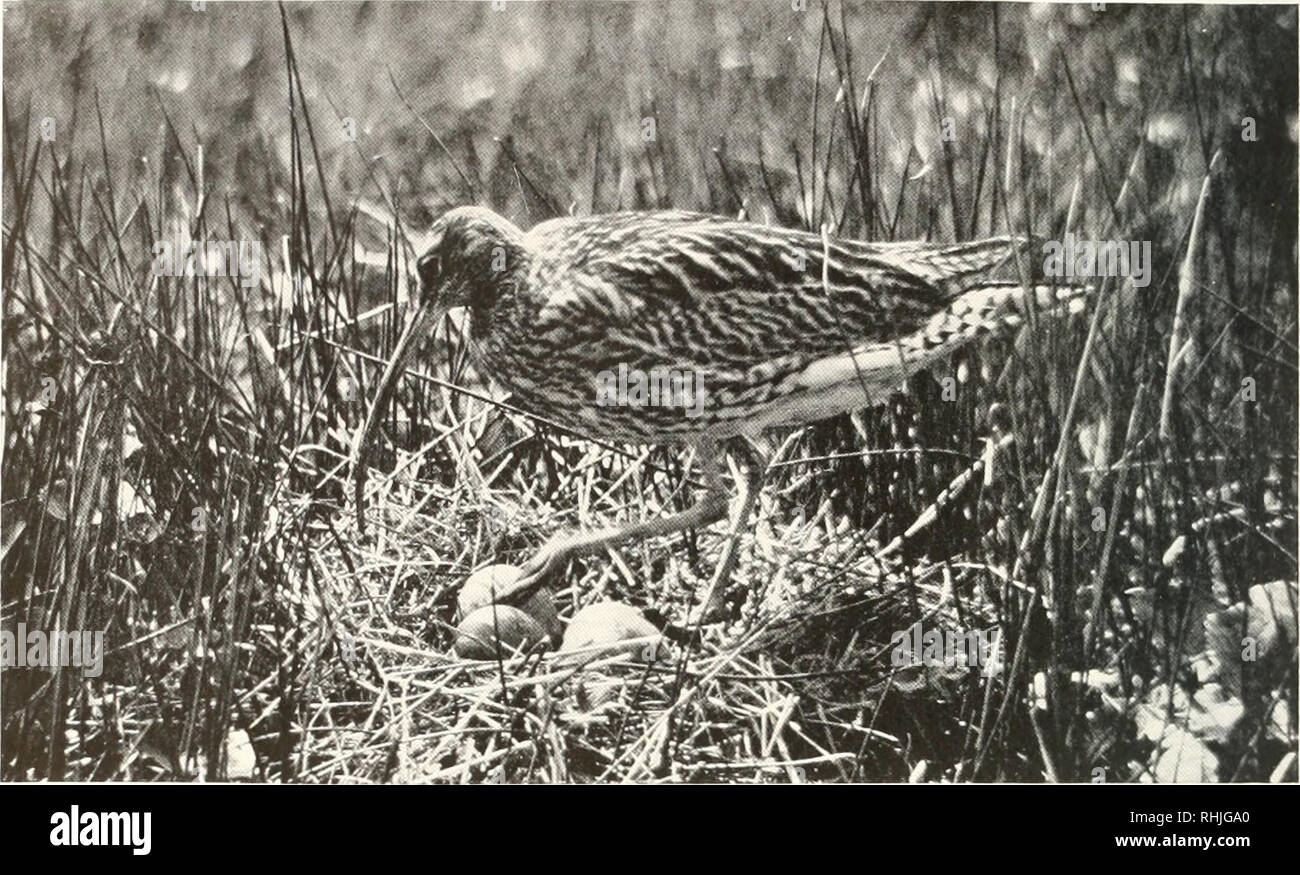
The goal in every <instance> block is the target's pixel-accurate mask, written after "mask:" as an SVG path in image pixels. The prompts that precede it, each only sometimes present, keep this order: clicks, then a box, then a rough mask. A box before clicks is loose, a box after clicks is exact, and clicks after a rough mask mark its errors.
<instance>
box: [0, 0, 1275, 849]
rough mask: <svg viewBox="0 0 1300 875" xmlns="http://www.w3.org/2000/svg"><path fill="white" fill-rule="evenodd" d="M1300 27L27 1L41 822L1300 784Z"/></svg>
mask: <svg viewBox="0 0 1300 875" xmlns="http://www.w3.org/2000/svg"><path fill="white" fill-rule="evenodd" d="M1296 28H1297V7H1296V5H1294V4H1291V5H1285V4H1282V5H1243V4H1199V5H1170V4H1151V5H1146V4H1125V3H1012V2H986V3H950V2H928V0H915V2H913V0H907V2H858V0H662V2H658V0H627V2H612V0H547V2H524V0H482V2H396V0H342V2H319V0H316V2H283V3H275V2H220V0H194V2H190V0H183V2H181V0H66V2H46V3H37V2H5V3H4V5H3V33H4V38H3V129H4V130H3V167H2V172H3V219H2V224H3V238H2V240H0V247H2V250H3V308H4V331H3V365H4V370H3V397H4V444H3V466H2V471H3V479H2V482H3V493H2V495H0V499H2V504H0V519H2V522H3V554H2V555H0V587H2V596H3V598H2V610H0V655H2V656H3V672H2V673H0V681H2V684H0V726H2V732H0V780H2V781H3V783H4V784H7V785H34V784H60V785H64V784H71V785H73V786H74V787H75V786H83V785H122V784H133V785H134V784H145V783H149V784H157V783H168V784H178V783H181V784H190V785H205V786H209V787H210V786H211V785H228V784H245V785H284V784H296V785H407V784H421V785H424V784H435V785H436V784H443V785H447V784H489V785H490V784H497V785H586V784H633V785H666V784H675V785H684V784H710V785H719V784H725V785H781V784H856V785H875V784H900V785H957V784H980V785H1047V784H1083V785H1174V784H1177V785H1188V784H1191V785H1201V786H1202V787H1203V786H1204V785H1220V784H1257V785H1278V784H1281V785H1291V786H1293V787H1294V786H1295V785H1296V783H1297V780H1298V778H1297V579H1298V577H1297V575H1298V569H1297V527H1296V504H1297V464H1296V463H1297V427H1298V422H1297V409H1298V407H1300V405H1298V403H1297V391H1298V388H1297V387H1298V384H1297V364H1298V355H1297V343H1300V338H1297V187H1296V168H1297V124H1298V122H1297V30H1296ZM1080 789H1083V788H1080ZM1266 789H1267V788H1259V790H1258V791H1257V792H1265V791H1266ZM215 791H216V789H215V788H211V789H209V790H208V791H207V792H215ZM258 792H265V791H261V790H259V791H258ZM388 792H391V791H388ZM932 792H937V793H940V794H941V795H939V796H937V797H935V796H931V797H928V798H929V799H930V800H931V801H930V803H929V804H931V805H936V806H942V805H946V804H957V802H956V798H955V797H953V796H945V795H942V794H945V793H947V794H951V793H953V791H951V790H949V791H943V790H935V791H932ZM981 792H985V791H981ZM1051 792H1054V793H1061V792H1070V793H1075V792H1076V791H1051ZM1095 792H1098V793H1101V792H1105V793H1108V794H1110V796H1109V798H1110V799H1112V800H1114V799H1116V798H1117V794H1120V793H1124V795H1125V797H1126V798H1127V799H1128V800H1129V801H1126V802H1125V803H1124V804H1125V805H1127V806H1128V807H1127V808H1125V812H1124V818H1123V821H1124V824H1128V825H1129V826H1130V829H1131V831H1132V832H1133V833H1134V835H1135V836H1136V835H1137V834H1138V833H1139V832H1141V830H1139V829H1138V827H1139V826H1140V827H1143V828H1149V829H1150V830H1153V832H1151V833H1150V834H1151V835H1154V836H1156V837H1157V838H1156V843H1157V844H1159V843H1160V842H1164V843H1165V844H1166V845H1168V844H1169V841H1170V838H1171V836H1172V838H1173V840H1174V841H1173V844H1174V846H1189V847H1200V846H1201V845H1198V842H1199V843H1205V847H1206V849H1207V850H1209V849H1210V847H1209V846H1210V845H1211V844H1213V845H1214V846H1215V849H1216V850H1217V847H1218V846H1223V845H1226V846H1229V847H1231V846H1232V845H1233V844H1234V843H1235V844H1239V845H1243V846H1246V845H1249V844H1250V838H1249V836H1250V835H1251V824H1250V822H1249V820H1250V812H1249V811H1245V810H1239V806H1237V807H1235V808H1233V810H1231V811H1222V810H1221V811H1218V812H1217V822H1212V823H1202V822H1201V812H1200V809H1198V810H1197V816H1196V820H1195V822H1194V823H1186V822H1182V821H1179V820H1177V819H1168V820H1167V819H1165V818H1166V817H1167V815H1166V814H1165V813H1164V811H1163V809H1164V806H1163V804H1162V805H1160V806H1151V805H1147V806H1143V805H1141V804H1138V803H1136V802H1132V801H1131V800H1132V799H1133V798H1136V797H1138V796H1139V795H1140V794H1139V792H1138V791H1136V790H1135V791H1118V790H1113V789H1112V790H1104V791H1103V790H1100V789H1099V790H1097V791H1095ZM1224 792H1226V791H1224ZM193 795H196V796H202V795H203V792H196V793H194V794H193ZM69 798H71V797H69ZM86 798H90V797H86ZM186 798H189V796H187V797H186ZM327 798H328V797H327ZM367 798H369V799H372V800H374V799H376V797H375V796H374V795H373V794H370V795H368V797H367ZM384 798H385V797H384V796H383V795H380V796H379V797H378V801H377V802H371V803H368V804H369V805H382V804H383V800H384ZM970 798H971V797H969V796H967V797H964V799H965V800H966V801H963V802H961V804H962V805H963V806H970V805H971V803H970V801H969V800H970ZM1234 798H1235V797H1234ZM1292 798H1293V797H1292ZM948 799H953V802H952V803H949V802H948ZM167 804H175V803H163V802H158V803H155V807H156V808H159V809H161V808H164V807H165V806H166V805H167ZM326 804H329V803H328V802H327V803H326ZM760 804H762V803H761V802H760ZM1029 804H1030V805H1032V806H1050V805H1052V804H1054V796H1053V795H1048V796H1046V797H1041V796H1037V797H1034V799H1033V801H1031V802H1030V803H1029ZM1234 804H1235V803H1234ZM1220 807H1221V808H1223V807H1225V806H1220ZM1129 808H1131V809H1132V817H1130V812H1129ZM38 813H39V814H40V816H41V818H42V820H41V822H42V823H44V822H45V820H44V818H46V817H47V816H48V817H49V825H48V826H46V827H45V829H46V830H48V831H49V837H48V844H50V845H54V846H56V847H57V846H59V845H61V844H66V845H78V844H81V845H94V844H106V843H107V844H111V843H120V844H130V845H132V846H133V848H134V850H135V851H136V853H139V852H140V851H141V850H142V849H144V850H145V852H146V853H147V848H146V847H145V845H146V844H147V841H146V840H145V839H144V838H142V835H143V830H144V829H145V827H144V826H143V825H142V824H141V823H138V822H136V821H130V825H129V826H126V825H122V824H118V823H116V822H114V823H111V824H110V822H109V820H108V819H103V820H101V819H100V815H99V813H97V812H96V811H90V810H87V809H86V807H85V805H84V804H83V805H82V808H81V809H78V808H76V807H73V808H71V809H68V808H67V807H66V806H65V807H64V808H63V809H62V810H61V812H49V811H45V812H38ZM159 816H160V815H159V814H157V813H155V815H154V817H155V824H156V823H157V820H156V819H157V817H159ZM125 823H127V821H123V824H125ZM110 826H112V827H114V828H113V829H110V828H109V827H110ZM117 826H122V828H121V830H118V829H117V828H116V827H117ZM1095 832H1096V833H1097V836H1096V841H1097V842H1098V843H1099V844H1107V845H1110V846H1111V847H1114V846H1116V845H1119V846H1121V847H1122V846H1123V844H1124V842H1125V841H1128V839H1126V838H1125V837H1124V828H1123V827H1122V826H1121V825H1120V823H1119V821H1118V820H1116V821H1115V822H1114V825H1111V823H1110V822H1109V821H1108V822H1107V825H1106V826H1104V827H1101V826H1099V827H1097V829H1096V830H1095ZM1112 834H1113V836H1114V838H1113V840H1112ZM38 838H39V839H40V841H41V842H45V835H44V833H42V834H41V835H40V836H38ZM1137 841H1138V839H1133V842H1134V843H1135V844H1136V843H1137ZM1142 841H1145V839H1143V840H1142ZM1180 843H1181V844H1180ZM1227 853H1228V852H1226V851H1225V852H1223V857H1224V858H1226V856H1227Z"/></svg>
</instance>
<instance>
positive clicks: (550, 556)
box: [497, 442, 727, 602]
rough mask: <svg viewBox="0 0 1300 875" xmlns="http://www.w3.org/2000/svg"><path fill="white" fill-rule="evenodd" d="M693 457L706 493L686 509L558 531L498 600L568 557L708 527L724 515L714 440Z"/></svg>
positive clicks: (515, 596) (515, 595)
mask: <svg viewBox="0 0 1300 875" xmlns="http://www.w3.org/2000/svg"><path fill="white" fill-rule="evenodd" d="M696 458H698V459H699V460H700V465H701V467H702V468H703V469H704V487H705V492H704V495H702V496H700V497H699V499H697V500H696V502H695V503H694V504H692V505H691V506H690V507H688V508H687V509H686V510H684V511H682V512H680V513H676V514H673V515H672V516H667V517H663V518H661V519H653V520H643V521H641V522H637V523H632V524H630V525H626V526H620V527H617V528H609V529H601V530H598V531H594V532H562V533H560V534H557V535H555V536H554V537H552V538H551V539H550V540H549V541H547V542H546V544H544V545H543V546H542V548H541V549H540V550H538V551H537V552H536V553H535V554H533V557H532V558H531V559H529V560H528V562H527V564H525V565H524V567H523V568H522V569H521V570H520V574H519V577H518V578H517V579H516V580H515V582H514V583H512V584H511V585H510V587H509V589H508V590H507V591H506V592H503V593H501V594H500V595H499V596H498V598H497V600H498V601H500V602H505V601H517V600H520V599H525V598H527V597H528V595H529V594H531V593H532V592H533V591H535V590H536V589H538V588H539V587H540V586H542V584H543V583H545V582H546V581H547V580H548V579H549V578H550V577H551V576H552V574H554V572H556V571H557V570H558V569H559V568H560V567H561V566H562V565H563V564H564V563H565V562H566V561H568V560H569V559H574V558H577V557H579V556H590V555H591V554H593V553H599V552H601V551H602V550H605V549H606V548H608V547H613V546H616V545H618V544H622V543H625V542H627V541H633V540H641V539H643V538H654V537H658V536H660V535H670V534H672V533H673V532H680V531H682V530H683V529H692V528H697V527H700V526H707V525H709V524H710V523H714V522H717V521H718V520H720V519H722V518H723V517H724V516H726V514H727V491H726V488H725V487H724V486H723V483H722V464H721V463H722V454H721V451H720V449H719V447H718V446H717V444H715V443H712V442H710V443H706V444H701V445H700V446H698V447H697V448H696Z"/></svg>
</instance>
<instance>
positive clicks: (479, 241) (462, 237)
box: [416, 207, 525, 314]
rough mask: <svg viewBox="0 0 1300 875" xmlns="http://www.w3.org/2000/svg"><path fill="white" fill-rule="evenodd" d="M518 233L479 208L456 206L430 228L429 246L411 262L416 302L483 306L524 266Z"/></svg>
mask: <svg viewBox="0 0 1300 875" xmlns="http://www.w3.org/2000/svg"><path fill="white" fill-rule="evenodd" d="M523 236H524V235H523V232H522V231H521V230H519V228H518V227H517V226H516V225H515V224H514V223H513V222H511V221H510V220H509V219H506V218H503V217H501V216H498V215H497V214H496V213H494V212H492V211H491V210H489V209H485V208H484V207H457V208H456V209H454V210H450V211H448V212H446V213H444V214H443V215H442V217H441V218H439V219H438V221H437V222H435V223H434V225H433V227H432V228H431V229H429V235H428V239H429V246H428V248H427V249H426V250H425V251H424V254H423V255H421V256H420V258H419V260H418V261H417V262H416V273H417V274H418V276H419V280H420V307H421V308H424V307H432V308H433V309H434V311H435V314H437V313H446V312H447V311H448V310H450V309H452V308H453V307H469V308H470V309H471V311H484V310H486V309H487V308H489V307H491V305H492V304H493V303H495V301H496V298H497V296H498V295H499V294H500V291H501V287H502V284H503V283H507V282H513V281H514V278H515V277H516V276H517V275H518V274H519V272H520V271H521V270H522V269H523V268H524V259H525V253H524V248H523Z"/></svg>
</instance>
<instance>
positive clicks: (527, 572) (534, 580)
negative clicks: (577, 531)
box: [498, 535, 569, 603]
mask: <svg viewBox="0 0 1300 875" xmlns="http://www.w3.org/2000/svg"><path fill="white" fill-rule="evenodd" d="M567 541H568V538H567V537H565V536H563V535H556V536H553V537H552V538H551V539H550V540H549V541H547V542H546V543H545V544H543V545H542V547H541V549H539V550H538V551H537V552H536V553H534V554H533V556H532V558H531V559H529V560H528V561H527V562H525V563H524V565H523V567H521V568H520V569H519V576H518V577H516V578H515V579H514V581H513V582H512V583H511V584H510V586H509V588H508V590H507V591H506V592H505V593H503V594H502V595H500V596H499V597H498V601H509V602H514V603H518V602H519V601H520V600H523V599H526V598H528V596H529V595H530V594H532V593H534V592H536V591H537V590H538V589H540V588H541V587H543V586H545V585H546V584H547V583H549V582H550V580H551V578H552V577H554V576H555V575H556V574H558V573H559V571H560V569H561V568H563V567H564V560H565V559H566V558H567V557H568V552H569V551H568V549H566V548H567Z"/></svg>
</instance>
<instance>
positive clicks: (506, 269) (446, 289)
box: [353, 207, 527, 528]
mask: <svg viewBox="0 0 1300 875" xmlns="http://www.w3.org/2000/svg"><path fill="white" fill-rule="evenodd" d="M523 236H524V235H523V232H522V231H521V230H519V228H518V227H517V226H516V225H515V224H514V223H512V222H511V221H510V220H508V219H505V218H503V217H501V216H498V215H497V214H496V213H494V212H492V211H491V210H489V209H485V208H483V207H457V208H456V209H454V210H449V211H448V212H446V213H444V214H443V215H442V217H441V218H439V219H438V221H437V222H435V223H434V225H433V227H432V228H431V229H429V234H428V237H427V239H428V240H429V244H428V248H427V249H426V250H425V252H424V254H423V255H421V256H420V258H419V260H418V261H417V262H416V273H417V275H418V277H419V288H420V292H419V298H418V300H417V302H416V306H415V310H414V312H413V313H412V314H411V316H410V319H409V320H408V321H407V323H406V328H405V329H404V330H403V331H402V336H401V337H400V338H398V341H397V345H396V346H395V347H394V348H393V354H392V357H391V358H390V359H389V360H388V365H387V366H386V367H385V368H384V374H383V376H382V377H381V378H380V380H379V387H378V389H376V390H375V397H374V400H373V401H371V403H370V409H369V410H368V411H367V412H366V423H365V425H364V426H363V427H362V429H361V431H360V432H359V433H358V435H357V441H356V444H355V446H354V447H353V464H354V465H355V470H354V475H355V477H356V490H355V491H356V505H357V521H358V525H359V526H360V527H362V528H364V526H365V518H364V516H362V493H363V491H364V489H365V480H364V472H365V452H366V450H367V448H368V447H369V446H370V442H371V441H372V440H373V438H374V433H375V431H376V430H378V428H379V423H380V420H381V419H382V418H383V412H384V410H386V409H387V408H388V402H389V400H390V399H391V398H392V395H393V392H394V390H395V389H396V387H397V381H398V379H399V378H400V377H401V375H402V372H403V371H405V370H406V367H407V365H408V364H409V363H410V359H411V357H412V356H413V355H414V354H415V351H416V349H418V348H419V346H420V341H422V340H423V339H424V338H425V337H427V336H428V335H429V334H430V333H432V332H433V330H434V329H435V328H436V327H437V326H438V324H439V323H440V322H442V319H443V317H444V316H446V315H447V312H448V311H449V310H451V309H452V308H453V307H468V308H469V310H470V316H471V318H472V319H474V321H475V323H476V325H477V324H478V323H479V322H480V321H482V320H483V319H484V317H485V316H486V314H487V313H488V312H489V311H490V310H491V308H492V307H493V305H495V304H496V302H497V300H498V299H499V298H500V296H501V294H502V293H503V291H505V290H506V289H508V288H509V286H510V284H511V283H514V282H516V277H521V276H522V275H523V273H524V272H525V271H526V269H527V265H526V264H525V259H526V254H525V251H524V246H523Z"/></svg>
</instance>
